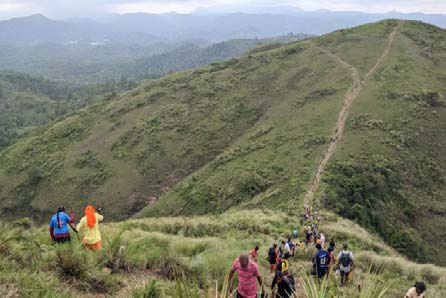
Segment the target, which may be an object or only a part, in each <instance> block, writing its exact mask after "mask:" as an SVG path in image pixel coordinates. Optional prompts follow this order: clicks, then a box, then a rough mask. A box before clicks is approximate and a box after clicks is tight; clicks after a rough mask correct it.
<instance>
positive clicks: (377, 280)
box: [301, 267, 392, 298]
mask: <svg viewBox="0 0 446 298" xmlns="http://www.w3.org/2000/svg"><path fill="white" fill-rule="evenodd" d="M379 274H380V271H375V270H373V269H372V267H369V268H368V270H367V271H366V272H364V273H363V274H362V276H361V278H358V281H357V282H356V283H353V284H351V285H350V286H347V287H340V285H339V281H338V280H337V279H336V278H333V276H329V277H325V278H323V279H321V280H319V279H317V278H315V277H313V276H309V275H304V276H303V277H302V278H301V284H302V288H303V291H304V293H305V295H306V297H307V298H383V297H386V295H387V294H388V292H389V290H390V288H391V286H392V283H390V282H389V281H386V280H383V279H382V278H381V277H380V275H379Z"/></svg>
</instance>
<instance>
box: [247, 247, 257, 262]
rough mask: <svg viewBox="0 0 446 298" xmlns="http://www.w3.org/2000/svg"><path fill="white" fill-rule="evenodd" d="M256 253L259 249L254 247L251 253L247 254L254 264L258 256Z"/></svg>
mask: <svg viewBox="0 0 446 298" xmlns="http://www.w3.org/2000/svg"><path fill="white" fill-rule="evenodd" d="M258 253H259V247H258V246H256V247H255V248H254V249H253V250H251V251H250V252H249V255H250V257H251V259H252V260H253V261H254V262H257V256H258Z"/></svg>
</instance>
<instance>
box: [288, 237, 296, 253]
mask: <svg viewBox="0 0 446 298" xmlns="http://www.w3.org/2000/svg"><path fill="white" fill-rule="evenodd" d="M287 245H288V247H289V248H290V251H289V253H290V254H291V256H293V257H294V252H295V251H296V245H294V243H293V241H291V238H288V241H287Z"/></svg>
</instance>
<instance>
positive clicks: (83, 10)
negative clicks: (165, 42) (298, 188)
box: [0, 0, 446, 19]
mask: <svg viewBox="0 0 446 298" xmlns="http://www.w3.org/2000/svg"><path fill="white" fill-rule="evenodd" d="M270 6H296V7H299V8H301V9H304V10H317V9H330V10H337V11H345V10H349V11H352V10H353V11H365V12H387V11H390V10H397V11H400V12H425V13H446V0H294V1H290V0H0V18H3V19H4V18H9V17H15V16H23V15H29V14H33V13H42V14H44V15H46V16H49V17H52V18H67V17H82V16H95V15H101V14H104V13H127V12H152V13H164V12H172V11H175V12H178V13H188V12H193V11H194V10H197V9H200V8H214V7H216V8H221V9H222V10H223V9H224V10H226V11H250V10H251V9H252V8H254V7H263V8H265V7H270Z"/></svg>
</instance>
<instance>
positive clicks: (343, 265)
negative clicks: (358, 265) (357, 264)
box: [338, 243, 354, 286]
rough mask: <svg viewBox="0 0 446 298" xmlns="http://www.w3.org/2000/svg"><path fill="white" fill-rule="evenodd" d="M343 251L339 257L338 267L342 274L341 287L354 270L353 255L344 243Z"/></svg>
mask: <svg viewBox="0 0 446 298" xmlns="http://www.w3.org/2000/svg"><path fill="white" fill-rule="evenodd" d="M343 248H344V249H343V250H341V251H340V252H339V255H338V267H339V271H340V273H341V286H343V285H345V284H346V283H347V282H348V280H349V277H350V275H351V274H352V270H353V266H354V264H353V253H352V252H351V251H349V250H348V244H347V243H344V246H343Z"/></svg>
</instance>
